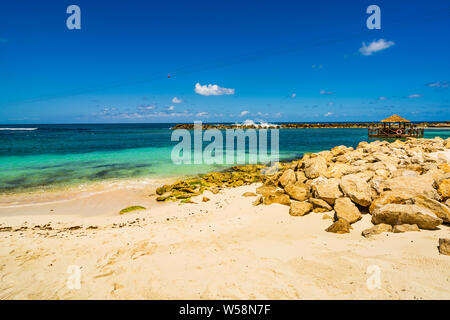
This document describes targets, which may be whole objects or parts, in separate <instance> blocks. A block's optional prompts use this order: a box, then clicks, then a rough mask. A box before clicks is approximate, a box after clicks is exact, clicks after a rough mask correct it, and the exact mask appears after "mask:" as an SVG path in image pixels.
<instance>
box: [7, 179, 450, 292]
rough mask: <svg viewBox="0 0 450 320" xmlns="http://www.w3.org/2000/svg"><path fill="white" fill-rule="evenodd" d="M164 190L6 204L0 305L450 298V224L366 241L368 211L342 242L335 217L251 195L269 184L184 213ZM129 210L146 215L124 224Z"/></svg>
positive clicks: (119, 188) (141, 187) (144, 187)
mask: <svg viewBox="0 0 450 320" xmlns="http://www.w3.org/2000/svg"><path fill="white" fill-rule="evenodd" d="M161 183H162V181H154V183H152V182H149V181H147V182H145V183H136V184H135V185H132V186H131V187H130V184H116V185H114V186H110V187H109V188H106V187H102V188H101V189H102V190H99V189H96V192H93V190H90V191H89V192H86V191H83V190H77V191H73V193H72V194H71V193H69V194H68V196H67V194H66V198H65V199H64V200H60V201H55V199H51V200H49V198H52V197H51V196H48V195H47V196H46V197H47V198H46V199H45V201H43V202H40V201H38V199H43V198H42V195H41V196H38V195H23V196H22V198H21V197H19V196H17V197H16V198H10V202H8V201H7V200H6V198H2V202H1V207H0V216H1V218H0V230H1V231H2V232H0V257H1V258H0V279H1V281H0V298H1V299H449V298H450V256H448V255H443V254H440V253H439V251H438V248H437V247H438V240H439V238H449V237H450V226H449V225H448V224H441V225H440V226H439V227H438V229H437V230H420V232H417V231H416V232H405V233H392V232H385V233H381V234H377V235H373V236H371V237H367V238H366V237H363V236H362V235H361V232H362V231H363V230H364V229H367V228H370V227H371V226H372V222H371V215H370V214H369V213H367V212H363V214H362V219H361V220H359V221H357V222H356V223H353V224H352V227H353V229H352V230H351V232H350V233H346V234H336V233H330V232H326V231H325V229H327V228H328V227H329V226H330V225H331V224H332V220H331V219H330V217H328V218H325V217H326V216H329V215H333V213H331V214H330V213H327V212H322V213H319V212H310V213H309V214H307V215H304V216H291V215H290V214H289V206H287V205H282V204H278V203H274V204H271V205H258V206H254V205H253V204H252V203H253V202H254V201H255V199H256V197H255V196H250V197H244V196H242V194H243V193H245V192H255V191H256V188H257V187H259V186H260V185H261V183H253V184H250V185H244V186H241V187H237V188H225V189H223V190H222V191H221V192H219V193H217V194H213V193H212V192H210V191H205V192H204V193H203V194H202V195H199V196H195V197H192V200H193V201H194V202H195V203H186V204H180V203H178V202H168V203H157V202H156V200H155V198H156V195H155V188H156V187H157V186H159V185H161ZM204 196H206V197H208V198H209V199H210V201H208V202H202V198H203V197H204ZM39 197H41V198H39ZM55 197H56V196H55ZM44 198H45V197H44ZM130 205H141V206H144V207H146V208H147V209H146V210H140V211H135V212H130V213H127V214H123V215H119V211H120V210H121V209H123V208H124V207H127V206H130ZM71 266H76V267H79V268H80V270H81V273H80V275H81V283H80V284H81V287H80V288H79V289H74V288H70V286H68V281H70V277H71V273H68V271H70V270H71V269H70V267H71ZM68 268H69V269H68ZM373 270H378V271H379V276H380V278H379V279H380V283H379V286H378V287H375V288H373V286H370V283H369V285H368V281H369V282H370V281H371V280H370V279H371V277H372V276H373V272H374V271H373Z"/></svg>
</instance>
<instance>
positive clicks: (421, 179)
mask: <svg viewBox="0 0 450 320" xmlns="http://www.w3.org/2000/svg"><path fill="white" fill-rule="evenodd" d="M433 184H434V180H433V178H432V176H431V175H430V176H423V175H422V176H418V177H405V176H401V177H397V178H393V179H389V180H386V181H384V182H383V183H382V185H381V189H382V190H383V191H406V192H408V193H414V194H422V195H424V196H426V197H428V198H431V199H435V200H439V198H440V197H439V194H438V193H437V191H436V190H435V189H434V187H433Z"/></svg>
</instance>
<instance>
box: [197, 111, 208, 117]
mask: <svg viewBox="0 0 450 320" xmlns="http://www.w3.org/2000/svg"><path fill="white" fill-rule="evenodd" d="M207 115H208V112H199V113H197V117H204V116H207Z"/></svg>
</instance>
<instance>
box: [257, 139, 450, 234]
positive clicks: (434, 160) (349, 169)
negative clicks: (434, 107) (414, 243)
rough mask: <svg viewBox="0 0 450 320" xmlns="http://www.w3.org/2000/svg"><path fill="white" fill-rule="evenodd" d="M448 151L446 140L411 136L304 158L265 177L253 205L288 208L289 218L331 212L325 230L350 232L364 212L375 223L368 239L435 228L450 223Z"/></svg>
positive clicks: (338, 149) (365, 143) (365, 231)
mask: <svg viewBox="0 0 450 320" xmlns="http://www.w3.org/2000/svg"><path fill="white" fill-rule="evenodd" d="M449 149H450V138H449V139H447V140H443V139H441V138H434V139H413V138H410V139H407V140H406V141H404V142H402V141H400V140H397V141H395V142H392V143H389V142H387V141H374V142H371V143H368V142H361V143H360V144H359V145H358V147H357V148H356V149H353V148H349V147H345V146H338V147H335V148H333V149H331V150H329V151H322V152H318V153H313V154H307V155H305V156H304V157H303V158H302V159H301V160H296V161H293V162H292V163H291V164H290V165H288V166H286V167H285V168H284V169H282V170H280V171H279V172H277V173H276V174H274V175H273V176H270V177H269V178H266V179H264V184H263V185H262V186H261V187H259V188H257V193H259V194H260V195H261V198H262V199H261V200H260V201H258V202H256V203H257V204H259V203H263V204H272V203H280V204H284V205H288V206H290V210H289V213H290V214H291V215H293V216H303V215H306V214H308V213H309V212H329V213H331V214H332V215H333V217H334V223H333V224H332V225H331V226H330V227H329V228H328V229H327V230H326V231H329V232H336V233H347V232H350V230H351V224H353V223H356V222H357V221H359V220H360V219H361V218H362V214H371V215H372V223H373V224H374V227H372V228H370V229H367V230H364V232H363V235H364V236H367V237H368V236H371V235H373V234H378V233H381V232H406V231H420V229H429V230H433V229H436V228H437V227H438V226H439V225H441V224H442V223H446V224H449V223H450V207H449V202H450V200H449V199H450V166H449V163H448V159H447V158H446V154H447V155H448V153H449V152H450V150H449Z"/></svg>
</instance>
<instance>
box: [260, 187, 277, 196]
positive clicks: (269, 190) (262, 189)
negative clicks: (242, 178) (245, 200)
mask: <svg viewBox="0 0 450 320" xmlns="http://www.w3.org/2000/svg"><path fill="white" fill-rule="evenodd" d="M276 190H277V187H275V186H272V185H262V186H260V187H258V188H256V193H258V194H260V195H262V196H267V195H269V194H272V193H274V192H275V191H276Z"/></svg>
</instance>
